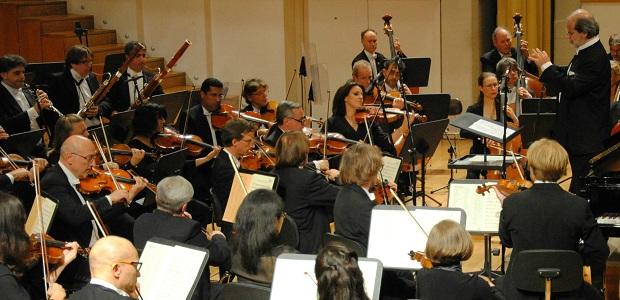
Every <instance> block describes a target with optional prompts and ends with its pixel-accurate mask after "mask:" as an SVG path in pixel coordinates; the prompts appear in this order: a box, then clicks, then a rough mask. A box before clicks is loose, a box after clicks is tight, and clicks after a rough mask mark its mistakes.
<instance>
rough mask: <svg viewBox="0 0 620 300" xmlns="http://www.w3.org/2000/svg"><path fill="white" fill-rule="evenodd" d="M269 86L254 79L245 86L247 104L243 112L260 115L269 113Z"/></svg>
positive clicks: (244, 97)
mask: <svg viewBox="0 0 620 300" xmlns="http://www.w3.org/2000/svg"><path fill="white" fill-rule="evenodd" d="M268 89H269V86H268V85H267V83H265V82H264V81H263V80H262V79H258V78H252V79H250V80H248V81H247V82H246V83H245V85H244V86H243V94H242V96H243V99H245V103H246V104H247V105H246V106H245V107H243V108H242V109H241V111H242V112H246V111H253V112H257V113H260V114H264V113H266V112H267V104H268V102H269V100H268V99H267V97H268Z"/></svg>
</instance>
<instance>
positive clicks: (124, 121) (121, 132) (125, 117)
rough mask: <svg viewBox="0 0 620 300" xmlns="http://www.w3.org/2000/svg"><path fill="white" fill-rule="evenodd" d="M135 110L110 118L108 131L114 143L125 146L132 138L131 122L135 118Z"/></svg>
mask: <svg viewBox="0 0 620 300" xmlns="http://www.w3.org/2000/svg"><path fill="white" fill-rule="evenodd" d="M135 112H136V111H135V110H133V109H132V110H126V111H122V112H119V113H116V114H114V115H112V117H110V131H111V132H112V134H111V137H112V140H113V141H114V142H117V143H119V144H126V143H127V141H128V140H129V138H130V137H131V136H132V134H131V132H132V128H131V122H132V121H133V118H134V116H135Z"/></svg>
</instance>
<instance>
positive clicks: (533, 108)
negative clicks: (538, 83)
mask: <svg viewBox="0 0 620 300" xmlns="http://www.w3.org/2000/svg"><path fill="white" fill-rule="evenodd" d="M557 112H558V99H557V98H529V99H521V113H525V114H539V113H543V114H545V113H557Z"/></svg>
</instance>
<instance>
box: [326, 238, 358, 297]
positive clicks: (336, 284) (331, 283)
mask: <svg viewBox="0 0 620 300" xmlns="http://www.w3.org/2000/svg"><path fill="white" fill-rule="evenodd" d="M314 274H315V276H316V281H317V294H318V296H319V297H318V299H319V300H330V299H357V300H369V298H368V295H366V292H365V289H364V277H363V276H362V271H361V270H360V268H359V266H358V265H357V254H356V253H355V252H352V251H351V250H349V248H347V247H346V246H345V245H343V244H341V243H330V244H329V245H326V246H325V248H323V249H321V252H319V255H317V257H316V261H315V263H314Z"/></svg>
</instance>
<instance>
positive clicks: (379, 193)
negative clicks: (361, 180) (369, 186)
mask: <svg viewBox="0 0 620 300" xmlns="http://www.w3.org/2000/svg"><path fill="white" fill-rule="evenodd" d="M373 193H374V194H375V204H377V205H379V204H383V203H385V201H386V197H387V199H390V198H392V189H390V187H389V186H388V185H387V182H386V183H383V184H377V185H375V186H374V191H373Z"/></svg>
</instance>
